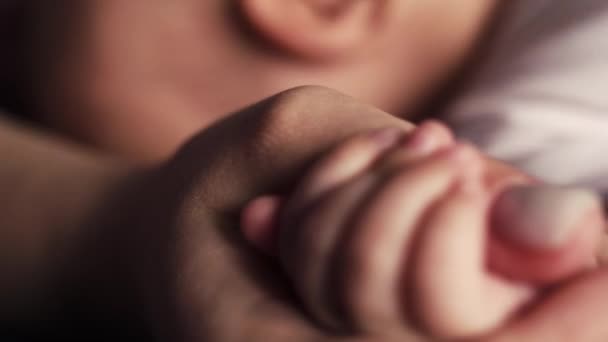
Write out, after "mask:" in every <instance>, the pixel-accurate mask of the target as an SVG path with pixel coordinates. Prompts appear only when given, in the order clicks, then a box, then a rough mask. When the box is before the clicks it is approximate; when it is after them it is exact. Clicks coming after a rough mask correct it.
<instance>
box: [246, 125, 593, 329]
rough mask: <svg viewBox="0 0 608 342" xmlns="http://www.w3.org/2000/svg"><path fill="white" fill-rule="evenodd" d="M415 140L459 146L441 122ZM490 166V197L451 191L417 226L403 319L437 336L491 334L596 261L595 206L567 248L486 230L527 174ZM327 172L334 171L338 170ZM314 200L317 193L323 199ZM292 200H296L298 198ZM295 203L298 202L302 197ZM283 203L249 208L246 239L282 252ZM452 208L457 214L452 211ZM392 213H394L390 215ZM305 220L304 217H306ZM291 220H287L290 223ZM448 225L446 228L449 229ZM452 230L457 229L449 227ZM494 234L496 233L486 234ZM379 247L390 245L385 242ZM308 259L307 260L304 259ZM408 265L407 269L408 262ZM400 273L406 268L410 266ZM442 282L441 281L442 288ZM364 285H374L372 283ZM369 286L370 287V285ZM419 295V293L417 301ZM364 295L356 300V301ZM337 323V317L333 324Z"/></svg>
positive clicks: (263, 201) (264, 200) (259, 202)
mask: <svg viewBox="0 0 608 342" xmlns="http://www.w3.org/2000/svg"><path fill="white" fill-rule="evenodd" d="M429 135H431V136H433V137H434V140H432V141H434V142H435V145H434V146H420V145H421V144H425V143H428V139H420V137H423V138H424V137H425V136H429ZM355 139H356V138H355ZM408 140H409V145H410V146H414V145H418V146H417V148H419V149H423V150H424V149H426V150H429V151H438V150H441V149H443V148H445V147H446V146H450V145H452V144H453V140H452V137H451V135H450V134H449V132H448V131H447V130H446V129H445V128H444V127H442V126H441V125H438V124H436V123H429V124H424V125H422V126H421V127H420V128H419V129H418V130H417V131H416V133H414V135H413V136H412V137H410V138H409V139H408ZM390 153H391V152H388V153H387V154H390ZM323 163H324V162H323V161H321V162H320V164H321V166H317V168H316V169H315V168H313V170H316V171H313V173H315V172H317V173H319V172H321V173H322V172H323V171H319V170H323V168H324V167H325V168H328V165H323ZM329 164H331V163H329ZM489 164H490V166H489V167H488V168H487V171H486V174H485V175H484V177H483V178H484V180H485V181H486V183H485V184H486V186H484V189H483V192H484V193H485V195H483V196H482V197H476V196H473V197H471V196H470V195H471V193H468V194H467V192H464V193H462V195H459V194H458V193H455V194H450V193H448V194H447V196H448V200H447V202H449V201H450V200H449V198H450V197H454V196H455V198H456V199H452V204H450V205H446V204H441V203H442V202H445V201H446V200H440V202H439V203H440V205H439V209H437V208H431V210H433V214H434V215H430V216H428V217H431V218H432V219H431V220H430V221H431V222H429V220H428V218H427V219H425V220H424V224H423V225H422V227H417V228H416V230H417V231H423V232H424V233H422V235H421V236H422V240H421V237H420V236H418V237H417V238H416V243H417V247H416V248H413V251H410V252H408V254H411V253H413V258H414V260H415V262H414V263H415V265H416V267H414V270H412V269H411V267H412V266H411V265H410V269H409V270H407V271H406V272H405V273H404V274H405V275H406V276H407V278H405V279H403V278H402V280H401V281H400V283H405V284H407V285H406V287H405V288H408V289H409V290H408V291H406V292H411V293H410V294H409V296H410V297H409V298H410V300H409V301H407V300H406V302H405V303H406V304H407V305H405V306H406V308H405V309H406V310H405V311H407V312H408V314H409V315H408V316H407V317H400V318H401V319H404V320H410V323H412V322H413V323H417V324H419V325H420V327H421V328H422V329H424V330H425V331H426V332H427V333H428V334H430V335H434V336H437V337H442V338H466V337H472V336H477V335H479V334H486V333H488V332H489V331H490V330H493V329H495V328H497V327H498V326H499V325H500V324H502V323H504V322H505V321H506V320H508V319H510V318H511V317H512V315H514V314H516V313H517V311H519V310H521V309H523V308H524V307H525V305H526V304H528V303H530V301H531V300H532V299H534V298H535V297H536V296H535V294H539V291H541V290H542V289H543V288H544V286H547V285H552V284H556V283H558V282H560V281H562V280H566V279H568V278H569V277H571V276H572V275H574V274H576V273H580V272H582V271H584V270H586V269H589V268H590V267H591V266H592V265H593V260H594V254H595V247H596V245H597V241H598V240H599V236H600V231H601V230H600V227H601V226H602V216H601V213H599V212H593V211H592V212H590V213H589V215H587V216H585V217H584V218H582V222H580V228H579V229H578V233H577V234H575V236H574V238H573V239H572V240H571V241H570V242H569V243H566V244H564V245H563V246H562V247H561V248H557V249H552V250H533V249H531V248H529V247H526V246H524V245H520V244H517V243H515V242H514V241H512V240H506V239H504V238H503V237H501V236H500V235H498V234H496V233H495V232H494V231H493V230H491V229H489V228H483V227H485V226H486V224H485V214H483V213H485V212H486V211H487V209H486V208H490V206H489V204H490V203H491V198H493V197H495V196H496V195H497V194H498V193H499V192H500V191H502V189H503V188H504V187H505V184H508V183H509V182H510V180H508V179H509V178H513V179H515V178H519V180H518V182H521V178H523V177H522V175H521V174H518V173H517V172H513V171H508V170H507V171H505V170H506V169H505V168H504V167H493V166H492V165H496V164H492V163H489ZM327 174H329V175H331V172H328V173H327ZM488 174H489V176H488ZM313 178H314V177H313ZM317 179H326V177H318V178H317ZM488 180H489V182H488ZM334 181H335V180H334ZM306 182H307V181H306V180H305V181H304V185H305V188H306V189H307V190H305V192H306V191H308V189H310V187H311V184H306ZM505 182H506V183H505ZM527 182H529V181H527ZM330 183H331V181H330ZM312 184H313V185H312V188H313V190H311V191H312V192H313V193H314V192H315V190H314V187H315V185H314V183H312ZM450 192H452V190H450ZM298 196H299V194H298V193H297V192H296V194H295V195H294V197H296V198H297V197H298ZM458 196H460V197H458ZM462 196H464V197H462ZM310 197H311V198H314V197H315V196H310ZM484 197H485V198H486V199H485V200H484V199H483V198H484ZM474 198H479V201H478V202H476V203H477V204H464V207H463V208H460V207H461V206H463V203H469V202H471V203H473V202H475V201H476V200H475V199H474ZM458 199H460V200H458ZM290 201H291V203H293V198H292V199H291V200H290ZM290 201H288V204H287V206H288V207H289V206H290V205H291V204H289V203H290ZM295 201H296V202H297V199H296V200H295ZM282 202H283V201H282V200H281V198H280V197H275V196H267V197H261V198H258V199H256V200H254V201H252V202H251V203H250V204H249V205H248V206H247V207H246V208H245V210H244V211H243V216H242V227H243V232H244V234H245V236H246V238H247V239H248V240H249V241H250V242H251V243H253V244H254V245H255V246H256V247H258V248H259V249H261V250H263V251H265V252H267V253H270V254H273V255H276V251H277V234H278V229H277V227H278V225H277V223H276V220H277V217H278V215H279V213H280V212H281V211H282V210H281V208H282V207H283V203H282ZM467 205H468V206H469V207H468V208H467V207H466V206H467ZM434 206H435V207H436V206H437V205H434ZM446 206H447V207H446ZM450 206H451V208H450ZM475 207H476V208H478V210H477V212H478V213H480V214H479V215H473V216H471V215H468V216H467V214H466V211H467V209H469V211H470V209H471V208H475ZM446 208H447V209H446ZM450 210H452V211H451V212H450ZM454 210H456V211H454ZM288 211H289V210H288ZM463 212H465V214H463ZM446 213H447V214H446ZM387 214H388V215H389V216H390V213H387ZM435 214H437V215H435ZM446 215H447V216H446ZM490 215H492V214H490ZM475 216H477V217H475ZM458 217H460V218H458ZM299 218H300V219H301V217H299ZM458 219H460V220H465V221H462V222H469V223H467V224H464V225H460V226H459V225H455V226H454V225H453V224H452V220H458ZM471 220H472V221H471ZM476 221H477V222H478V224H477V225H476V224H475V222H476ZM283 222H284V223H285V221H283ZM503 223H504V222H503ZM425 224H426V225H425ZM494 224H500V222H499V223H497V222H494ZM469 225H472V226H473V227H475V226H479V227H481V228H482V229H480V230H478V231H475V230H474V229H473V230H471V228H468V227H467V226H469ZM433 227H435V228H433ZM442 227H445V228H443V229H441V228H442ZM450 227H451V228H450ZM446 228H450V229H448V230H445V229H446ZM463 228H464V230H463ZM459 231H461V232H459ZM486 233H489V234H486ZM459 234H461V235H459ZM462 234H469V235H468V236H467V237H466V238H465V239H464V240H462V239H463V238H462V236H464V235H462ZM359 235H361V233H359ZM419 235H420V234H419ZM486 235H487V236H489V238H487V239H486V238H485V236H486ZM359 239H360V240H361V241H362V243H363V244H362V245H361V246H363V247H361V248H360V250H359V251H357V253H359V254H360V253H364V252H361V251H366V250H370V247H369V246H368V245H369V244H370V242H368V241H370V238H369V237H365V235H363V237H360V238H359ZM372 239H373V243H376V244H378V243H382V239H381V238H380V239H376V238H372ZM378 241H380V242H378ZM454 241H457V243H456V244H455V243H454ZM420 244H422V247H420V246H419V245H420ZM373 248H382V246H376V247H373ZM280 257H283V255H280ZM313 257H314V256H313ZM357 257H359V258H360V257H361V255H357V256H356V257H355V260H356V258H357ZM365 257H366V254H365V253H364V254H363V258H365ZM304 258H307V257H306V256H304ZM408 258H410V257H408ZM288 264H289V263H288ZM349 265H350V264H349ZM488 265H489V268H488V267H487V266H488ZM288 268H289V266H288ZM401 268H406V265H405V264H403V265H402V266H401ZM406 269H407V268H406ZM453 269H458V270H459V271H458V276H457V277H454V274H453V272H452V270H453ZM294 272H296V275H295V278H296V279H295V281H296V282H297V280H298V277H301V275H299V274H298V273H299V272H300V269H299V268H295V269H292V270H289V269H287V273H288V274H290V275H292V276H293V275H294ZM400 272H401V273H403V271H400ZM412 272H413V273H412ZM412 274H413V276H412ZM401 277H403V275H402V276H401ZM401 277H400V278H401ZM360 279H362V280H360V281H363V283H366V281H365V280H364V279H365V278H360ZM446 283H450V286H444V284H446ZM436 284H441V285H440V286H436ZM341 285H342V286H343V287H344V288H342V289H341V290H340V291H347V292H352V291H353V290H352V289H350V288H355V289H356V288H358V287H359V286H360V285H359V284H358V283H349V282H346V283H342V284H341ZM296 287H298V286H296ZM363 288H366V287H365V285H364V287H363ZM366 289H368V292H369V289H370V288H369V287H368V288H366ZM372 289H373V287H372ZM412 291H413V292H412ZM355 292H356V290H355ZM406 297H407V294H406ZM412 298H415V300H414V301H413V302H412ZM304 300H305V301H306V300H307V298H306V295H304ZM357 300H358V299H354V301H355V302H357ZM394 300H395V301H399V298H394ZM363 302H365V301H363ZM332 304H333V303H325V305H327V306H332ZM312 306H314V304H313V305H312ZM347 306H348V308H349V309H351V310H353V309H354V310H355V311H356V310H360V311H365V309H366V308H373V306H372V307H369V306H365V305H363V306H361V305H359V306H357V305H355V306H352V305H347ZM312 311H313V315H315V316H317V318H318V319H320V320H321V321H323V322H324V323H326V324H329V325H333V326H336V325H337V324H336V322H335V317H333V318H331V317H330V318H328V317H327V316H326V315H325V314H324V313H319V311H317V312H315V309H312ZM371 311H373V310H371ZM324 315H325V316H324ZM348 315H349V316H350V317H351V318H352V317H359V318H360V317H364V318H365V319H368V318H369V319H368V320H371V319H373V318H374V313H373V312H372V313H371V314H370V313H354V314H353V313H348ZM378 317H381V316H378ZM462 317H467V319H464V320H462V319H461V318H462ZM332 320H334V321H333V322H332ZM412 320H413V321H412ZM357 323H361V320H359V321H357V322H356V323H355V324H357ZM363 325H364V327H363V329H364V330H365V329H366V328H369V329H373V327H374V325H373V324H370V325H369V326H368V327H366V326H365V324H363ZM370 327H371V328H370Z"/></svg>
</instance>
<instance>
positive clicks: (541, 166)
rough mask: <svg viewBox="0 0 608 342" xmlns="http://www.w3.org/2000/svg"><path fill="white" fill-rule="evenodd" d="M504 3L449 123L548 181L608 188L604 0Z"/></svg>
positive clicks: (607, 13) (607, 10)
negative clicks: (495, 29) (502, 13)
mask: <svg viewBox="0 0 608 342" xmlns="http://www.w3.org/2000/svg"><path fill="white" fill-rule="evenodd" d="M511 1H514V0H511ZM507 10H508V11H509V12H508V13H507V14H506V16H505V19H506V20H505V21H503V22H502V23H501V26H500V27H499V31H498V33H497V35H496V36H495V37H494V39H493V40H492V45H491V46H490V47H489V50H488V51H490V53H489V54H488V55H486V57H485V59H484V60H483V61H482V62H481V63H480V65H477V66H475V67H474V68H473V69H476V70H477V71H476V72H475V74H474V75H473V77H472V79H471V80H470V83H468V84H469V86H470V87H469V88H467V89H466V90H465V91H464V92H463V95H462V96H460V97H459V99H457V101H456V102H455V103H454V105H453V106H451V107H450V108H449V110H448V111H447V113H445V119H446V121H447V122H448V124H450V125H451V126H452V127H453V128H454V129H455V131H456V133H457V135H459V136H460V137H462V138H465V139H468V140H471V141H473V142H474V143H476V144H477V145H478V146H480V147H481V148H482V149H484V150H485V151H486V152H488V153H489V154H490V155H493V156H495V157H497V158H499V159H503V160H506V161H508V162H510V163H512V164H515V165H517V166H519V167H521V168H523V169H524V170H526V171H528V172H530V173H531V174H533V175H536V176H538V177H540V178H542V179H545V180H547V181H549V182H554V183H559V184H576V185H581V186H589V187H593V188H595V189H598V190H602V191H604V192H608V1H606V0H518V1H516V2H514V3H513V5H512V6H509V7H508V8H507Z"/></svg>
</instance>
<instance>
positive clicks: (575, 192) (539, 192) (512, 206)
mask: <svg viewBox="0 0 608 342" xmlns="http://www.w3.org/2000/svg"><path fill="white" fill-rule="evenodd" d="M594 210H600V200H599V197H598V196H597V195H596V194H595V193H593V192H591V191H587V190H583V189H577V188H565V187H551V186H517V187H513V188H510V189H507V190H506V191H505V192H504V193H502V194H501V195H500V196H499V197H498V199H497V200H496V202H495V204H494V207H493V209H492V223H493V228H494V229H496V230H497V231H498V232H499V234H501V235H503V236H504V237H506V238H507V239H510V240H512V241H514V242H518V243H522V244H523V245H525V246H526V247H531V248H540V249H555V248H559V247H562V246H564V244H566V243H567V242H569V241H571V239H572V238H573V236H574V234H575V233H576V231H577V230H578V229H580V228H581V224H582V222H583V221H584V220H585V219H586V218H587V217H588V215H590V214H592V213H593V211H594Z"/></svg>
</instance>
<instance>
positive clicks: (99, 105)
mask: <svg viewBox="0 0 608 342" xmlns="http://www.w3.org/2000/svg"><path fill="white" fill-rule="evenodd" d="M58 2H59V4H58ZM493 6H494V5H493V1H488V0H469V1H466V2H462V1H445V0H426V1H403V0H385V1H378V0H360V1H350V0H205V1H203V0H60V1H55V2H52V4H51V3H49V2H44V1H41V2H40V4H37V5H36V7H38V8H37V11H36V12H37V17H36V18H35V20H33V21H34V22H36V23H37V29H36V30H33V36H32V37H33V38H34V39H33V43H32V48H33V53H32V55H34V56H36V57H35V58H34V59H33V60H32V64H31V65H32V67H33V68H32V70H33V73H32V74H31V76H32V78H33V79H30V83H33V84H34V87H33V89H32V93H33V94H32V95H33V96H34V99H35V102H36V105H37V107H36V111H37V112H40V113H42V115H43V116H44V119H45V121H46V122H47V123H50V124H52V125H54V126H56V127H59V128H61V129H62V130H64V131H67V132H71V133H72V134H75V135H77V136H79V137H80V138H84V139H86V140H88V141H91V142H93V143H95V144H97V145H102V146H104V147H107V148H110V149H116V150H122V151H127V152H128V153H131V152H133V153H146V152H145V151H143V150H144V149H147V148H150V149H160V150H166V149H173V148H174V147H175V145H176V144H179V143H181V141H183V140H184V139H185V138H187V137H188V136H189V135H190V134H192V133H194V132H195V131H196V130H198V129H200V128H201V127H205V126H207V125H209V124H210V123H211V122H213V121H214V120H216V119H218V118H220V117H222V116H224V115H226V114H227V113H230V112H232V111H234V110H236V109H238V108H241V107H243V106H245V105H247V104H249V103H251V102H254V101H257V100H259V99H261V98H263V97H266V96H268V95H271V94H274V93H276V92H279V91H282V90H285V89H287V88H290V87H293V86H298V85H304V84H318V85H325V86H328V87H331V88H335V89H337V90H340V91H342V92H344V93H347V94H349V95H351V96H354V97H355V98H359V99H361V100H363V101H366V102H370V103H372V104H374V105H376V106H379V107H380V108H383V109H385V110H387V111H390V112H393V113H406V112H407V111H408V110H409V109H411V108H412V106H414V105H415V104H416V102H418V101H419V100H420V99H421V98H422V97H424V96H425V95H426V94H428V93H429V91H430V90H432V89H433V87H435V86H436V85H437V83H438V82H440V81H441V80H443V79H444V78H445V76H446V75H447V74H448V73H449V72H450V71H451V70H453V69H454V67H455V66H457V65H459V64H460V62H461V61H462V59H463V57H464V56H465V55H466V53H467V51H468V49H469V47H470V46H471V44H472V43H473V41H474V40H475V39H476V37H477V36H478V33H479V31H480V29H481V27H482V26H483V23H484V21H485V19H486V18H487V17H488V15H489V13H490V12H491V10H492V8H493ZM32 81H33V82H32ZM135 130H137V131H138V132H139V133H138V135H139V136H140V137H139V138H137V139H140V140H141V141H131V140H134V138H133V132H134V131H135ZM131 147H133V148H131Z"/></svg>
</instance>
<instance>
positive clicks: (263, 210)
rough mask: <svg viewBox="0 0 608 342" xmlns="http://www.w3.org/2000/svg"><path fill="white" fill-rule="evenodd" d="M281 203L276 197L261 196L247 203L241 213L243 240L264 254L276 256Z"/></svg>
mask: <svg viewBox="0 0 608 342" xmlns="http://www.w3.org/2000/svg"><path fill="white" fill-rule="evenodd" d="M281 203H282V200H281V198H280V197H278V196H262V197H258V198H256V199H254V200H252V201H251V202H249V204H247V206H245V208H244V209H243V211H242V213H241V231H242V233H243V236H244V238H245V240H247V241H248V242H249V243H251V244H252V245H253V246H254V247H255V248H257V249H259V250H260V251H262V252H264V253H266V254H271V255H274V254H276V250H277V235H278V229H279V227H278V225H277V221H278V215H279V211H280V206H281Z"/></svg>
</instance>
